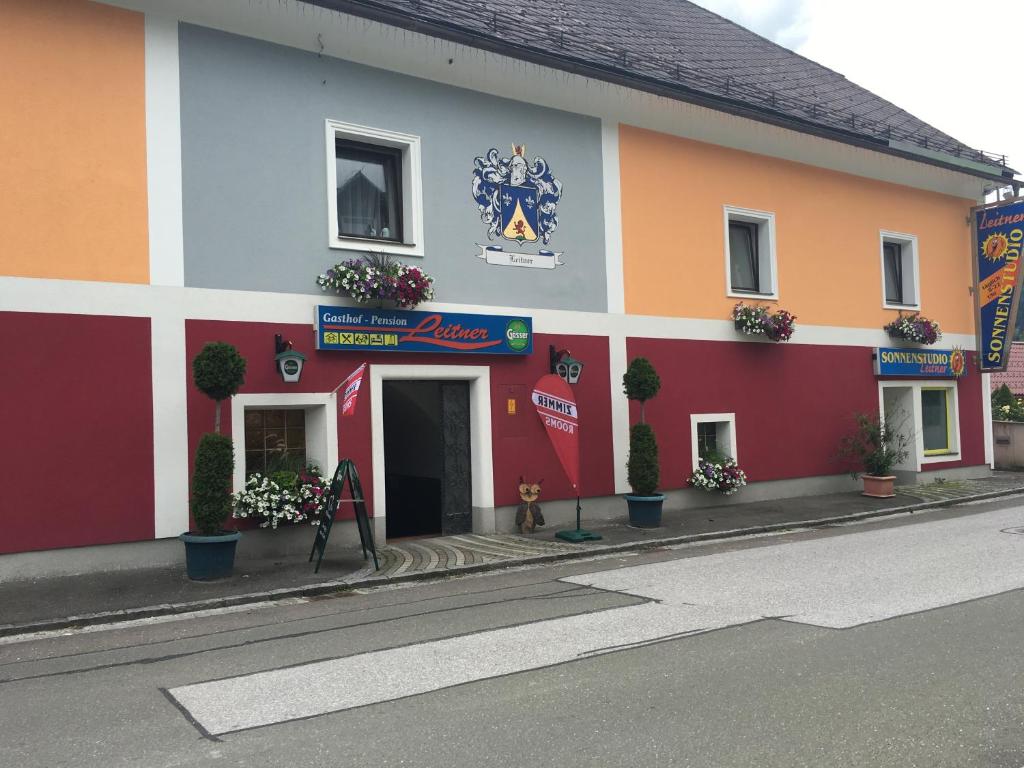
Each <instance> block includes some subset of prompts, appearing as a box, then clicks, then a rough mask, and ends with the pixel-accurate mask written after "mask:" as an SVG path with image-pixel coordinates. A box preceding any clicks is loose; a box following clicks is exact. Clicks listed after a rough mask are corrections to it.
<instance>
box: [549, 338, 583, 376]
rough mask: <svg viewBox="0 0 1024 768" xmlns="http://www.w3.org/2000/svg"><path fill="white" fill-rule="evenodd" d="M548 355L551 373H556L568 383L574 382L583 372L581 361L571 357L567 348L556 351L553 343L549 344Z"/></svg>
mask: <svg viewBox="0 0 1024 768" xmlns="http://www.w3.org/2000/svg"><path fill="white" fill-rule="evenodd" d="M548 357H549V358H550V361H551V373H557V374H558V376H559V378H561V379H564V380H565V381H566V382H568V383H569V384H575V383H576V382H577V381H579V380H580V376H581V375H582V374H583V361H582V360H576V359H575V358H574V357H572V355H571V354H570V353H569V350H567V349H562V350H559V351H557V352H556V351H555V347H554V345H549V346H548Z"/></svg>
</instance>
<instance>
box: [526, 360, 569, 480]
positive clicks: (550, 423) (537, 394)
mask: <svg viewBox="0 0 1024 768" xmlns="http://www.w3.org/2000/svg"><path fill="white" fill-rule="evenodd" d="M533 405H534V407H535V408H536V409H537V415H538V416H540V420H541V421H543V422H544V428H545V429H547V431H548V438H549V439H550V440H551V445H552V446H554V448H555V453H556V454H558V460H559V461H560V462H562V468H563V469H564V470H565V474H566V475H568V477H569V482H570V483H572V487H573V488H574V489H575V490H576V493H577V494H579V491H580V426H579V415H578V414H577V411H576V400H575V398H574V397H573V394H572V387H570V386H569V385H568V384H567V383H566V382H565V381H564V380H563V379H561V378H559V377H558V376H556V375H555V374H553V373H549V374H548V375H547V376H542V377H541V378H540V380H539V381H538V382H537V383H536V384H535V385H534V386H533Z"/></svg>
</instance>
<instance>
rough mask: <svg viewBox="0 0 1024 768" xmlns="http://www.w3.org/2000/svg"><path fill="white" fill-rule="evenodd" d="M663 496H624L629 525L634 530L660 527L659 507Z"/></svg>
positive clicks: (663, 498) (663, 499) (659, 494)
mask: <svg viewBox="0 0 1024 768" xmlns="http://www.w3.org/2000/svg"><path fill="white" fill-rule="evenodd" d="M664 501H665V495H664V494H661V493H657V494H655V495H654V496H633V495H631V494H628V493H627V494H626V505H627V506H628V507H629V524H630V525H632V526H633V527H634V528H658V527H659V526H660V525H661V505H662V503H663V502H664Z"/></svg>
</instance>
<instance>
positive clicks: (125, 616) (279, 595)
mask: <svg viewBox="0 0 1024 768" xmlns="http://www.w3.org/2000/svg"><path fill="white" fill-rule="evenodd" d="M1022 492H1024V487H1021V488H1009V489H1004V490H1000V491H990V492H988V493H976V494H972V495H970V496H961V497H959V498H952V499H939V500H934V501H922V502H919V503H916V504H905V505H902V506H899V507H887V508H885V509H875V510H869V511H866V512H854V513H852V514H849V515H835V516H832V517H822V518H817V519H814V520H799V521H793V522H788V523H769V524H766V525H754V526H748V527H746V528H733V529H730V530H724V531H709V532H707V533H695V534H685V535H680V536H666V537H662V538H657V539H645V540H643V541H627V542H623V543H621V544H594V545H588V546H586V547H581V548H580V549H577V550H568V551H562V552H552V553H550V554H544V555H531V556H529V557H522V558H514V559H508V560H492V561H488V562H484V563H473V564H470V565H456V566H451V567H448V568H440V569H436V570H432V571H414V572H407V573H403V574H399V575H397V576H367V577H364V578H361V579H357V580H344V579H335V580H332V581H323V582H318V583H316V584H306V585H303V586H298V587H286V588H283V589H271V590H265V591H262V592H251V593H246V594H241V595H228V596H225V597H215V598H209V599H206V600H195V601H190V602H186V603H162V604H157V605H149V606H145V607H141V608H127V609H124V610H117V611H103V612H99V613H88V614H82V615H80V616H68V617H65V618H61V619H49V620H45V621H36V622H28V623H25V624H0V637H12V636H15V635H25V634H34V633H38V632H53V631H58V630H61V629H78V628H81V627H88V626H95V625H97V624H117V623H121V622H128V621H137V620H140V619H151V618H155V617H158V616H171V615H175V614H182V613H194V612H198V611H208V610H216V609H218V608H233V607H236V606H241V605H251V604H255V603H265V602H273V601H276V600H284V599H288V598H296V597H316V596H320V595H328V594H338V593H343V592H352V591H354V590H356V589H367V588H372V587H381V586H387V585H391V584H405V583H409V582H415V581H435V580H440V579H446V578H451V577H453V576H461V575H465V574H473V573H485V572H487V571H499V570H503V569H506V568H518V567H521V566H524V565H544V564H547V563H552V562H557V561H562V560H582V559H585V558H590V557H595V556H601V555H614V554H616V553H619V552H643V551H646V550H652V549H660V548H662V547H670V546H675V545H680V544H699V543H703V542H710V541H721V540H728V539H736V538H742V537H745V536H755V535H757V534H764V533H782V532H785V531H801V530H811V529H815V528H825V527H827V526H830V525H838V524H842V523H850V522H856V521H858V520H870V519H872V518H876V517H891V516H895V515H901V514H908V513H913V512H923V511H925V510H930V509H942V508H944V507H952V506H956V505H958V504H963V503H965V502H972V501H987V500H990V499H998V498H1002V497H1005V496H1014V495H1017V494H1020V493H1022Z"/></svg>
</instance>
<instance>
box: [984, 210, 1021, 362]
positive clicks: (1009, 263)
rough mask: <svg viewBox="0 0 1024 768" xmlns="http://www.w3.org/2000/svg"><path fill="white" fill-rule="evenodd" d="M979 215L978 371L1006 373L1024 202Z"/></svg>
mask: <svg viewBox="0 0 1024 768" xmlns="http://www.w3.org/2000/svg"><path fill="white" fill-rule="evenodd" d="M973 213H974V254H973V256H972V259H971V260H972V262H973V263H974V302H975V310H976V318H975V320H976V322H977V330H978V368H979V370H981V371H982V372H983V373H984V372H989V371H1005V370H1006V364H1007V363H1008V362H1009V360H1010V342H1011V341H1013V331H1014V327H1015V323H1016V318H1017V305H1018V304H1019V303H1020V290H1021V280H1020V275H1019V273H1018V270H1017V266H1018V264H1019V260H1020V251H1021V243H1022V242H1024V200H1014V201H1013V202H1010V203H1000V204H998V205H994V206H982V207H980V208H975V209H974V210H973Z"/></svg>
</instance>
